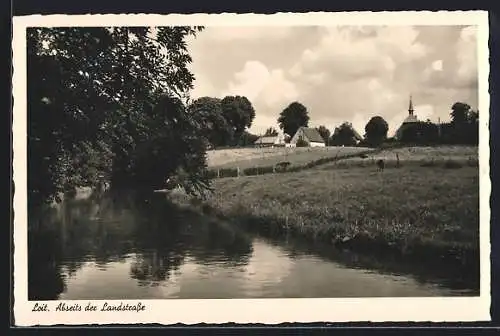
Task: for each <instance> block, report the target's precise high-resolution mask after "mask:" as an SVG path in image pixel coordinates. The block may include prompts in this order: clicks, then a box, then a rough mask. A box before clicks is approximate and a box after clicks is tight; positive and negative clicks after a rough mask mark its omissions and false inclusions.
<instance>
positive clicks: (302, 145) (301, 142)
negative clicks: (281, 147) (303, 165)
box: [295, 138, 309, 147]
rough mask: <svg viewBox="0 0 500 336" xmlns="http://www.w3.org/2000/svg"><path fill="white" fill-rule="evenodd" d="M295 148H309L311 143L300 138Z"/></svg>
mask: <svg viewBox="0 0 500 336" xmlns="http://www.w3.org/2000/svg"><path fill="white" fill-rule="evenodd" d="M295 146H297V147H309V143H308V142H307V141H305V140H304V139H302V138H299V140H297V143H296V144H295Z"/></svg>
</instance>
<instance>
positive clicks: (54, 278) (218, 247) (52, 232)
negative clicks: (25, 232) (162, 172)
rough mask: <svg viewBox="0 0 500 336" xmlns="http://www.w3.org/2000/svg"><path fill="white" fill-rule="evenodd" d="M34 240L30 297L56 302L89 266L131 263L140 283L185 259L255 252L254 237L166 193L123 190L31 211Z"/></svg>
mask: <svg viewBox="0 0 500 336" xmlns="http://www.w3.org/2000/svg"><path fill="white" fill-rule="evenodd" d="M28 244H29V251H30V253H29V259H28V267H29V284H30V285H29V291H28V292H29V293H28V295H29V299H30V300H35V299H37V300H49V299H57V298H58V297H59V295H60V294H61V293H62V292H64V291H65V290H66V286H65V283H67V282H68V281H69V280H71V278H72V277H73V276H75V274H76V273H77V272H78V271H79V270H80V269H81V268H82V267H84V266H85V269H86V270H88V268H89V267H90V266H91V268H93V269H94V268H95V269H97V270H100V271H107V270H110V269H112V268H113V267H115V265H116V263H125V264H127V265H128V266H129V272H128V276H129V277H130V278H132V279H135V280H136V281H137V283H138V285H139V286H156V285H158V283H159V282H163V281H166V280H168V278H169V276H170V274H172V273H173V272H175V271H176V270H178V268H179V267H180V266H181V265H182V263H183V262H184V259H185V257H186V256H190V257H191V258H193V259H194V260H195V262H197V263H201V264H206V263H214V262H217V261H223V262H224V263H225V264H227V265H244V264H245V263H247V262H248V259H249V255H250V254H251V252H252V246H251V241H250V239H249V238H248V237H245V236H244V235H241V234H237V233H236V232H235V231H234V230H231V228H230V227H228V226H226V227H224V226H221V225H217V224H216V223H214V222H210V221H207V220H206V219H204V218H201V217H200V216H199V215H197V214H195V213H192V212H189V211H181V210H179V209H177V208H175V207H174V206H173V205H171V204H169V203H167V202H165V199H164V198H161V197H159V198H153V199H149V200H147V201H146V202H144V201H143V200H140V201H139V200H137V199H134V198H133V197H130V196H129V197H123V195H120V196H116V195H111V196H110V197H106V198H102V199H99V200H95V199H89V200H74V201H70V202H67V203H65V204H63V205H61V206H59V207H57V208H55V209H48V210H46V211H45V212H44V213H43V214H31V216H30V230H29V238H28ZM111 273H112V272H111ZM120 276H122V275H120ZM102 286H105V287H106V286H112V284H102Z"/></svg>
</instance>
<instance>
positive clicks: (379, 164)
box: [377, 160, 385, 171]
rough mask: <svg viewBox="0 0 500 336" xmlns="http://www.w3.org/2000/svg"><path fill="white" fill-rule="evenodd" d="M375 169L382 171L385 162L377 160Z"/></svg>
mask: <svg viewBox="0 0 500 336" xmlns="http://www.w3.org/2000/svg"><path fill="white" fill-rule="evenodd" d="M377 167H378V169H377V170H379V171H383V170H384V168H385V162H384V160H377Z"/></svg>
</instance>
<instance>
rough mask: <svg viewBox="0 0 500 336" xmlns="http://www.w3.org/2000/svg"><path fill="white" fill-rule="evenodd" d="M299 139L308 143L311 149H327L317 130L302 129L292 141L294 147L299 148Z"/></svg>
mask: <svg viewBox="0 0 500 336" xmlns="http://www.w3.org/2000/svg"><path fill="white" fill-rule="evenodd" d="M299 139H302V140H304V141H305V142H307V143H308V144H309V147H325V141H324V140H323V138H322V137H321V135H320V134H319V132H318V130H317V129H315V128H309V127H300V128H299V129H298V130H297V132H296V133H295V135H294V136H293V137H292V139H291V140H290V144H291V145H292V146H294V147H295V146H297V141H298V140H299Z"/></svg>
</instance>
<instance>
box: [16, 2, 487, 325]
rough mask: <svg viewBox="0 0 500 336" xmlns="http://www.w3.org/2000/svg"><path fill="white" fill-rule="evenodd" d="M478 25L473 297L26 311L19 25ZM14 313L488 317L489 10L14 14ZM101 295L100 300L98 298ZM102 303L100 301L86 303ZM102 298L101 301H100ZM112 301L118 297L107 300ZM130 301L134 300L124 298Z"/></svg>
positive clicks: (148, 319)
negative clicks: (477, 284)
mask: <svg viewBox="0 0 500 336" xmlns="http://www.w3.org/2000/svg"><path fill="white" fill-rule="evenodd" d="M410 24H411V25H477V26H478V56H479V57H478V62H479V65H478V69H479V73H478V76H479V110H480V111H481V117H480V141H479V165H480V223H481V224H480V246H481V251H480V255H481V267H480V269H481V293H480V296H479V297H474V298H364V299H362V298H360V299H265V300H264V299H252V300H240V299H232V300H177V299H176V300H142V301H140V302H142V303H143V304H145V305H146V306H147V309H146V310H145V311H143V312H140V313H137V312H119V313H116V312H79V313H75V312H54V308H55V306H56V305H57V303H59V302H67V303H68V304H74V303H81V304H82V305H86V303H87V302H88V301H51V302H48V303H49V306H50V307H51V308H52V312H44V313H40V312H37V313H34V312H31V309H32V308H33V302H28V301H27V297H28V295H27V294H28V293H27V280H28V279H27V207H26V205H27V199H26V198H27V192H26V191H27V176H26V167H27V159H26V158H27V154H26V153H27V147H26V145H27V143H26V28H27V27H36V26H44V27H50V26H113V25H115V26H144V25H147V26H162V25H202V26H255V25H266V26H282V25H410ZM12 45H13V66H14V74H13V95H14V110H13V150H14V156H13V165H14V182H15V186H16V192H15V194H14V216H15V218H14V243H15V246H14V265H15V267H14V279H15V287H14V297H15V301H14V315H15V324H16V325H18V326H32V325H53V324H68V325H74V324H108V323H119V324H121V323H160V324H173V323H185V324H193V323H203V322H204V323H225V322H236V323H269V324H274V323H281V322H349V321H372V322H381V321H433V322H443V321H463V322H465V321H489V320H490V312H489V310H490V239H489V225H490V208H489V201H490V200H489V196H490V191H491V182H490V178H489V154H490V150H489V129H488V120H489V93H488V76H489V62H488V54H489V53H488V15H487V12H484V11H473V12H446V11H441V12H379V13H375V12H344V13H303V14H296V13H279V14H273V15H261V14H242V15H241V14H194V15H143V14H123V15H49V16H41V15H33V16H25V17H14V18H13V42H12ZM101 301H102V300H101ZM92 302H93V304H95V305H99V306H100V305H101V302H100V301H99V300H94V301H92ZM102 302H104V301H102ZM108 302H110V303H118V301H108ZM123 302H129V303H131V304H136V303H137V302H139V301H131V300H124V301H123Z"/></svg>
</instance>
